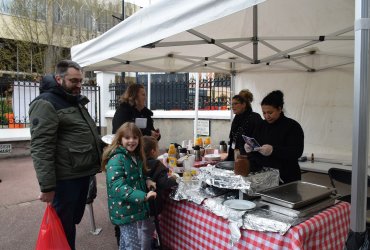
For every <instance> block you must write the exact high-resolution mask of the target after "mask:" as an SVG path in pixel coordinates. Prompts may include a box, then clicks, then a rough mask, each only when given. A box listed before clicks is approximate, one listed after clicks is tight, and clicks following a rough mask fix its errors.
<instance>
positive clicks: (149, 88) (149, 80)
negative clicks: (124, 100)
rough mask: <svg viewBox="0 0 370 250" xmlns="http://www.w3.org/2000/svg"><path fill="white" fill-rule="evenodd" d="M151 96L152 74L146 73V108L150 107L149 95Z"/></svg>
mask: <svg viewBox="0 0 370 250" xmlns="http://www.w3.org/2000/svg"><path fill="white" fill-rule="evenodd" d="M151 96H152V75H151V74H150V73H148V96H147V98H148V101H147V102H148V103H147V104H146V106H147V108H148V109H150V101H151V99H150V97H151Z"/></svg>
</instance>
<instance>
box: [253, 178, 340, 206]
mask: <svg viewBox="0 0 370 250" xmlns="http://www.w3.org/2000/svg"><path fill="white" fill-rule="evenodd" d="M333 190H334V189H333V188H329V187H325V186H321V185H317V184H314V183H309V182H302V181H295V182H291V183H288V184H284V185H281V186H278V187H273V188H269V189H266V190H263V191H260V192H258V193H259V194H260V195H261V198H262V200H265V201H268V202H271V203H274V204H277V205H280V206H283V207H289V208H300V207H303V206H306V205H309V204H312V203H314V202H316V201H318V200H322V199H324V198H327V197H329V196H330V195H331V194H332V191H333Z"/></svg>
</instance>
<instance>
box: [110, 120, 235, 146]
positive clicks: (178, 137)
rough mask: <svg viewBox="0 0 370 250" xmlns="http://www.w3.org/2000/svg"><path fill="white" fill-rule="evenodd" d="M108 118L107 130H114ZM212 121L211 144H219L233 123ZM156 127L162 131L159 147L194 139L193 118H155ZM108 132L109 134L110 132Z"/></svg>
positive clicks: (210, 121)
mask: <svg viewBox="0 0 370 250" xmlns="http://www.w3.org/2000/svg"><path fill="white" fill-rule="evenodd" d="M106 119H107V131H109V133H111V132H112V118H106ZM209 123H210V137H211V144H212V145H216V146H218V144H219V142H220V141H221V140H223V141H226V142H227V141H228V140H229V132H230V127H231V123H230V120H226V119H218V120H209ZM154 126H155V128H159V129H160V131H161V135H162V137H161V140H160V141H159V148H160V149H165V148H168V145H169V144H170V143H172V142H176V143H178V144H181V142H182V141H183V140H193V129H194V120H193V119H180V118H166V119H162V118H155V119H154ZM109 133H108V134H109Z"/></svg>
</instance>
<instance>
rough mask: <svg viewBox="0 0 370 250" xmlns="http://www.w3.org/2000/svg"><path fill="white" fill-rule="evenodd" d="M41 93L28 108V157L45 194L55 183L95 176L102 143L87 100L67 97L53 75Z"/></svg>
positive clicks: (49, 76)
mask: <svg viewBox="0 0 370 250" xmlns="http://www.w3.org/2000/svg"><path fill="white" fill-rule="evenodd" d="M40 93H41V94H40V95H39V96H38V97H36V98H35V99H34V100H33V101H32V102H31V104H30V111H29V115H30V121H31V156H32V159H33V164H34V167H35V170H36V174H37V178H38V181H39V185H40V189H41V191H42V192H48V191H52V190H53V189H54V188H55V185H56V181H57V180H66V179H74V178H79V177H84V176H91V175H94V174H96V173H97V172H98V171H99V170H100V162H101V139H100V136H99V134H98V131H97V128H96V125H95V122H94V121H93V119H92V118H91V117H90V115H89V113H88V111H87V109H86V108H85V107H84V105H85V104H86V103H87V102H88V99H87V98H86V97H84V96H73V95H70V94H68V93H67V92H66V91H64V89H63V88H62V87H60V86H59V85H58V84H57V82H56V80H55V78H54V76H52V75H48V76H46V77H44V78H43V80H42V82H41V87H40Z"/></svg>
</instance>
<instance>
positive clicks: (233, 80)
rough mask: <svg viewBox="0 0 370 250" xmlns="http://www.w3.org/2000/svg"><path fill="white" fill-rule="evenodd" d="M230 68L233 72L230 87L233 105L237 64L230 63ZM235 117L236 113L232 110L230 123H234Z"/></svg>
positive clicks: (231, 72)
mask: <svg viewBox="0 0 370 250" xmlns="http://www.w3.org/2000/svg"><path fill="white" fill-rule="evenodd" d="M230 67H231V71H230V74H231V86H230V89H231V95H230V105H231V103H232V99H233V96H234V95H235V92H236V91H235V75H236V72H235V63H234V62H232V63H230ZM233 117H234V113H233V110H232V109H230V122H232V121H233Z"/></svg>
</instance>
